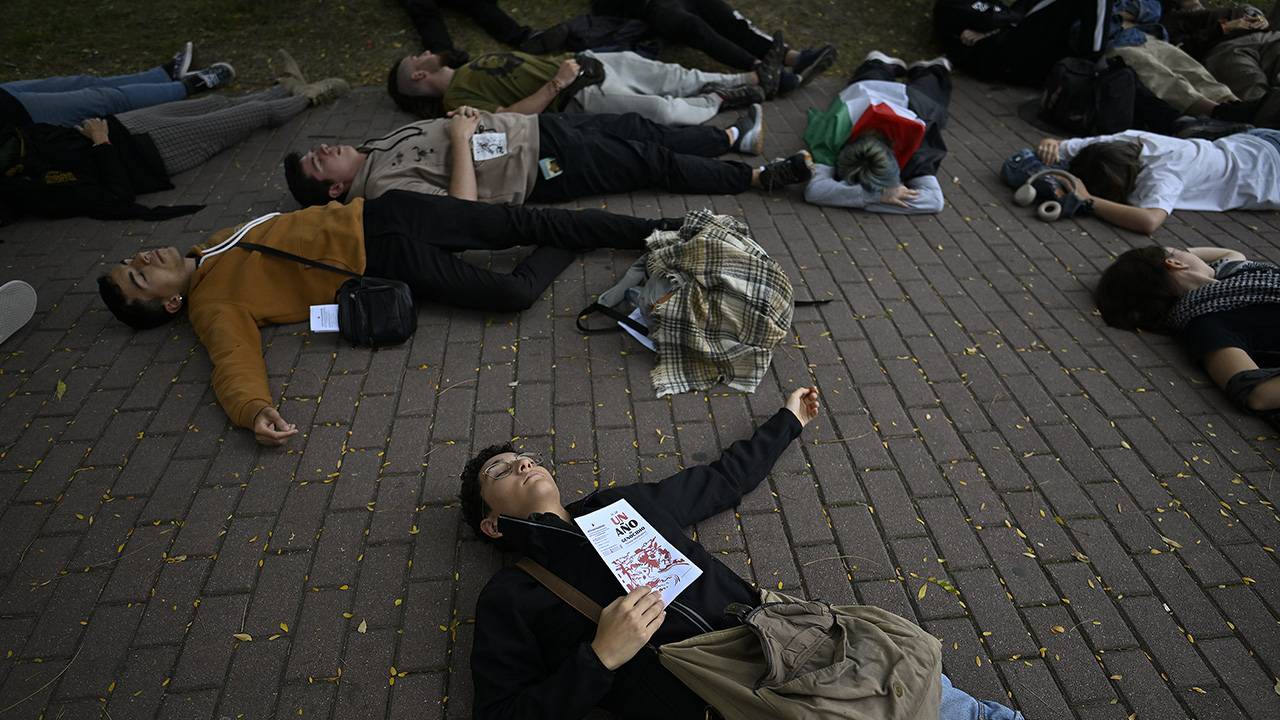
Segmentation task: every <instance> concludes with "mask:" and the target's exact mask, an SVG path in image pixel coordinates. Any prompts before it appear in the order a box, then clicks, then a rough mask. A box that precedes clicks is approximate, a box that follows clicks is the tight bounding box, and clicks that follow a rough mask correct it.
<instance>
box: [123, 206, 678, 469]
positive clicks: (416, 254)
mask: <svg viewBox="0 0 1280 720" xmlns="http://www.w3.org/2000/svg"><path fill="white" fill-rule="evenodd" d="M678 225H679V222H678V221H677V222H675V223H672V222H669V221H664V220H644V219H640V218H633V217H626V216H623V215H614V214H612V213H607V212H604V211H601V210H556V209H533V208H523V207H508V206H501V205H485V204H483V203H473V202H467V201H465V200H457V199H455V198H449V197H435V196H431V195H421V194H419V193H410V192H400V191H392V192H389V193H387V194H386V195H383V196H382V197H380V198H377V199H375V200H369V201H367V202H366V201H364V200H361V199H357V200H354V201H352V202H351V203H350V204H348V205H340V204H338V203H330V204H329V205H326V206H323V207H313V208H307V209H305V210H299V211H297V212H292V213H285V214H279V213H272V214H271V215H267V216H264V217H262V218H258V219H257V220H254V221H251V222H249V223H246V224H245V225H243V226H241V228H240V230H241V231H242V232H236V231H233V230H231V229H228V230H223V231H221V232H218V233H215V234H214V235H213V237H211V238H210V242H209V243H207V244H205V245H198V246H196V247H195V248H192V249H191V251H189V252H188V253H187V254H186V255H185V256H184V255H182V254H181V253H180V252H179V251H178V249H177V248H174V247H165V248H159V249H157V250H147V251H144V252H139V253H138V254H137V255H135V256H133V257H132V258H129V259H128V260H124V261H122V262H121V264H120V265H119V266H117V267H115V268H113V269H112V270H111V271H110V272H108V273H107V274H105V275H103V276H101V277H99V278H98V290H99V292H100V294H101V295H102V299H103V301H104V302H105V303H106V305H107V307H108V308H110V309H111V312H112V313H114V314H115V316H116V317H117V318H118V319H120V320H121V321H122V322H124V323H126V324H128V325H130V326H132V327H134V328H137V329H146V328H151V327H157V326H159V325H163V324H164V323H166V322H168V321H169V320H172V319H173V318H175V317H177V316H178V315H179V314H180V313H182V311H183V310H186V311H187V312H188V314H189V315H190V316H191V324H192V326H193V328H194V329H195V332H196V335H197V337H199V338H200V341H201V342H202V343H203V344H204V346H205V349H206V350H208V352H209V359H210V360H212V361H213V389H214V392H215V394H216V395H217V397H218V403H219V404H220V405H222V409H223V410H225V411H226V413H227V415H228V416H229V417H230V418H231V421H232V422H233V423H235V424H236V425H239V426H240V427H245V428H252V429H253V432H254V435H256V436H257V439H258V442H260V443H262V444H264V445H281V444H283V443H284V442H286V441H287V440H288V439H289V437H290V436H292V435H294V434H296V433H297V428H295V427H294V426H293V425H291V424H290V423H288V422H287V421H285V419H284V418H282V417H281V416H280V413H279V412H278V411H277V410H276V408H275V401H274V399H273V398H272V397H271V391H270V388H269V386H268V384H267V371H266V365H265V363H264V361H263V358H262V349H261V339H260V335H259V332H258V328H259V327H262V326H264V325H274V324H283V323H296V322H304V321H306V320H307V318H308V317H309V309H310V306H312V305H324V304H329V303H332V302H334V294H335V293H336V292H337V289H338V286H339V285H341V284H342V283H343V281H345V280H347V277H346V276H344V275H339V274H337V273H334V272H329V271H326V270H321V269H317V268H311V267H307V266H304V265H302V264H300V263H298V262H295V261H293V260H288V259H285V258H280V257H276V256H271V255H264V254H263V253H261V252H258V251H251V250H249V249H248V248H237V247H235V245H236V244H238V243H239V242H240V240H241V237H240V236H241V235H243V240H244V241H245V242H252V243H257V244H259V245H264V246H268V247H272V248H276V249H278V250H283V251H285V252H289V253H292V254H294V255H300V256H303V257H306V258H309V259H312V260H318V261H321V262H323V263H325V264H328V265H335V266H338V267H341V268H346V269H347V270H350V271H351V272H355V273H363V274H366V275H369V276H373V277H381V278H389V279H394V280H401V281H403V282H405V283H407V284H408V285H409V288H410V290H411V291H412V292H413V296H414V299H415V300H418V301H419V302H422V301H428V300H430V301H433V302H438V303H441V304H445V305H454V306H457V307H465V308H475V309H480V310H493V311H498V312H516V311H519V310H523V309H525V308H527V307H529V306H530V305H531V304H533V302H534V301H536V300H537V299H538V297H539V296H540V295H542V292H543V290H545V289H546V288H547V286H548V285H550V284H551V282H552V281H553V280H554V279H555V278H556V276H557V275H559V274H560V272H561V271H562V270H564V268H565V267H567V266H568V265H569V263H571V262H572V261H573V259H574V257H575V255H576V253H579V252H585V251H588V250H592V249H595V248H598V247H614V248H625V249H635V250H639V249H641V248H642V247H643V245H644V240H645V238H646V237H648V236H649V234H650V233H652V232H653V231H654V230H656V229H659V228H672V227H677V226H678ZM518 245H536V246H538V247H537V248H536V249H535V250H534V251H533V253H532V254H530V255H529V256H528V257H527V258H525V259H524V260H523V261H522V262H521V263H520V264H519V265H518V266H517V267H516V268H515V270H513V271H512V272H510V273H497V272H491V271H489V270H485V269H483V268H479V267H476V266H474V265H471V264H468V263H466V262H464V261H462V260H459V259H458V258H456V257H454V256H453V254H452V253H454V252H460V251H463V250H498V249H502V248H509V247H515V246H518Z"/></svg>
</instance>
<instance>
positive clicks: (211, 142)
mask: <svg viewBox="0 0 1280 720" xmlns="http://www.w3.org/2000/svg"><path fill="white" fill-rule="evenodd" d="M306 107H307V99H306V98H305V97H301V96H299V97H294V96H292V95H290V94H289V91H288V90H286V89H284V88H283V87H280V86H279V85H277V86H275V87H273V88H271V89H270V90H264V91H262V92H260V93H254V94H253V95H246V96H244V97H237V98H233V97H227V96H225V95H206V96H204V97H201V98H197V99H195V100H183V101H182V102H171V103H165V104H163V105H153V106H151V107H146V108H141V109H139V110H130V111H129V112H125V113H120V114H119V115H117V116H116V119H117V120H119V121H120V123H121V124H122V125H124V126H125V128H126V129H127V130H128V131H129V132H131V133H134V134H139V133H147V134H148V135H150V136H151V141H152V142H154V143H155V145H156V150H158V151H159V152H160V159H161V160H162V161H164V168H165V171H166V172H168V173H169V174H170V175H177V174H178V173H180V172H182V171H184V170H190V169H191V168H193V167H196V166H197V165H199V164H201V163H203V162H204V161H206V160H208V159H209V158H211V157H213V156H214V155H217V154H218V153H219V152H221V151H222V150H225V149H226V148H229V147H231V146H232V145H235V144H236V143H238V142H240V141H241V140H243V139H245V138H246V137H248V136H249V135H250V134H251V133H252V132H253V131H254V130H257V129H258V128H260V127H276V126H279V125H282V124H284V123H285V122H287V121H288V120H289V119H290V118H292V117H293V116H294V115H297V114H298V113H300V112H302V111H303V110H305V109H306Z"/></svg>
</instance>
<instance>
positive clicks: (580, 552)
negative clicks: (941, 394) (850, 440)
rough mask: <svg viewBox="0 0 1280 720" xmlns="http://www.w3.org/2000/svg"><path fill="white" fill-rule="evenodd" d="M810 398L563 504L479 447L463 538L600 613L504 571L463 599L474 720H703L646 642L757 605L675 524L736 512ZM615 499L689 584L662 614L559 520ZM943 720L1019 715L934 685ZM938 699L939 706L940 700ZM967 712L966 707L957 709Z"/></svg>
mask: <svg viewBox="0 0 1280 720" xmlns="http://www.w3.org/2000/svg"><path fill="white" fill-rule="evenodd" d="M818 411H819V402H818V389H817V388H816V387H804V388H799V389H797V390H795V391H793V392H792V393H791V394H790V395H789V396H788V397H787V400H786V404H785V406H784V407H783V408H781V409H779V410H778V412H777V413H775V414H774V415H773V416H772V417H771V418H769V419H768V420H767V421H765V422H764V423H763V424H762V425H760V426H759V427H758V428H756V430H755V432H754V433H753V434H752V436H751V437H750V438H749V439H747V440H739V441H737V442H735V443H733V444H732V445H730V446H729V447H728V448H727V449H726V450H725V451H724V452H723V454H722V455H721V456H720V458H719V459H718V460H716V461H715V462H712V463H710V464H707V465H695V466H692V467H689V468H686V469H684V470H682V471H680V472H679V473H676V474H675V475H673V476H671V477H669V478H667V479H665V480H662V481H660V482H655V483H638V484H630V485H621V486H617V487H610V488H607V489H602V490H600V491H598V492H594V493H592V494H590V495H588V496H587V497H585V498H582V499H580V500H577V501H576V502H573V503H570V504H568V505H565V504H564V501H563V500H562V498H561V494H560V488H559V487H558V486H557V484H556V480H555V477H554V474H553V470H552V468H550V467H547V466H545V465H543V461H542V459H541V457H540V456H539V455H538V454H537V453H534V452H530V451H527V450H523V449H518V448H516V447H515V446H513V445H511V444H510V443H508V444H505V445H493V446H490V447H487V448H484V449H483V450H480V452H478V453H477V454H476V455H475V456H474V457H473V458H471V460H470V461H469V462H467V464H466V467H465V468H463V470H462V477H461V488H460V491H459V498H460V500H461V503H462V515H463V518H464V520H465V522H466V524H467V525H468V526H469V527H470V528H471V529H472V531H474V532H475V533H476V535H477V537H479V538H481V539H482V540H486V541H490V542H493V543H495V544H497V546H498V547H499V548H500V549H502V550H506V551H509V552H511V553H514V554H516V555H517V556H520V555H522V556H524V557H527V558H529V559H531V560H533V561H535V562H537V563H539V564H541V565H542V566H543V567H545V568H546V569H548V570H550V571H551V572H552V573H554V574H556V575H557V576H559V577H560V578H561V579H563V580H564V581H566V582H567V583H569V584H570V585H571V586H573V587H574V588H576V589H577V590H578V591H580V592H582V593H584V594H585V595H586V596H587V597H588V598H590V599H591V600H593V601H595V602H596V603H598V604H599V605H600V606H601V607H603V608H604V611H603V613H602V615H601V617H600V622H599V625H598V626H597V625H595V624H593V623H592V622H591V621H590V620H588V619H586V618H585V617H584V616H582V615H579V614H578V612H577V611H575V610H574V609H573V608H572V607H570V606H569V605H568V604H567V603H565V602H564V601H562V600H561V599H560V598H558V597H557V596H556V595H554V594H552V592H551V591H550V590H548V589H547V588H546V587H544V586H543V585H542V584H540V583H539V582H538V581H537V580H535V579H534V578H533V577H532V576H530V575H528V574H527V573H525V572H524V571H522V570H520V569H518V568H515V567H508V568H505V569H503V570H500V571H498V572H497V573H496V574H495V575H494V576H493V577H491V578H490V579H489V581H488V582H487V583H486V584H485V586H484V589H483V590H481V592H480V597H479V599H478V601H477V603H476V620H475V640H474V642H473V643H472V650H471V677H472V682H473V683H474V685H475V692H474V697H475V708H474V714H475V717H476V718H478V719H479V720H490V719H496V718H503V719H506V720H513V719H515V718H556V719H557V720H576V719H577V718H581V717H583V716H585V715H586V714H587V713H588V712H590V711H591V710H592V709H593V708H596V707H600V708H604V709H606V710H610V711H613V712H616V713H618V714H620V715H621V716H623V717H662V718H667V719H668V720H683V719H685V718H690V719H696V720H704V718H706V717H718V716H717V715H708V714H707V712H708V711H707V703H706V702H705V701H704V700H702V699H701V698H699V697H698V696H697V695H696V694H694V692H693V691H691V690H690V689H689V688H687V687H686V686H684V685H683V684H682V683H681V682H680V681H679V680H678V679H676V677H675V676H674V675H672V674H671V673H669V672H668V671H667V670H666V669H665V668H663V667H662V666H661V665H660V664H659V663H658V660H657V656H656V654H655V653H653V652H651V651H648V650H646V649H645V648H646V646H651V645H661V644H665V643H669V642H676V641H680V640H684V639H687V638H690V637H693V636H695V635H699V634H702V633H704V632H710V631H713V630H720V629H724V628H728V627H731V626H735V625H737V624H738V620H737V619H736V618H735V617H733V616H731V615H729V614H728V613H726V612H725V610H726V608H727V607H728V606H729V605H730V604H732V603H741V604H743V605H745V606H748V607H752V608H754V607H756V606H757V605H759V604H760V599H759V591H758V590H756V589H755V588H753V587H752V584H751V582H749V581H748V580H746V579H743V578H742V577H741V576H739V575H738V574H737V573H735V572H734V571H733V570H731V569H729V568H728V567H727V566H726V565H724V564H723V563H722V562H721V561H720V559H719V558H718V557H717V556H716V555H714V554H713V553H712V552H710V551H709V550H708V549H707V548H706V547H704V546H703V545H702V544H701V543H700V542H698V541H697V540H694V539H692V538H691V537H690V536H689V534H688V533H687V532H686V528H688V527H689V526H690V525H693V524H695V523H700V522H702V521H703V520H706V519H708V518H710V517H712V516H714V515H716V514H718V513H721V512H725V511H728V510H729V509H731V508H733V507H734V506H736V505H737V504H738V503H739V501H741V500H742V498H743V497H745V496H746V495H747V494H749V493H751V492H752V491H753V490H755V489H756V487H757V486H759V485H760V483H761V482H762V481H763V480H764V479H765V477H766V476H767V475H768V474H769V472H770V471H771V470H772V468H773V466H774V463H776V462H777V460H778V458H779V457H781V455H782V454H783V453H784V452H785V451H787V449H788V448H789V447H790V446H791V444H792V442H793V441H794V440H795V439H796V438H797V437H799V435H800V433H801V431H802V430H803V429H804V427H805V426H806V425H808V424H809V423H810V422H812V421H813V419H814V418H815V417H817V415H818ZM618 500H626V501H627V502H628V503H630V504H631V506H632V508H633V509H634V510H636V511H637V512H638V513H639V514H640V515H641V516H643V518H644V519H645V520H646V521H647V522H648V524H649V525H650V526H651V527H652V528H653V529H654V530H655V531H656V532H657V533H658V534H660V535H661V536H662V537H663V538H664V539H665V540H666V541H667V542H669V543H670V544H672V545H674V546H675V548H676V549H678V550H679V551H680V552H681V553H683V554H684V555H685V557H687V558H688V559H689V560H690V561H692V563H693V564H695V565H697V566H698V568H699V569H700V570H701V571H702V575H701V576H699V577H698V578H697V579H695V580H694V581H693V582H692V583H690V584H689V585H688V586H687V587H686V588H685V589H684V590H683V591H682V592H681V593H680V595H679V597H677V598H676V599H675V600H674V601H673V602H671V604H670V605H668V606H667V607H665V608H664V607H663V605H662V598H661V595H660V594H659V593H656V592H649V591H648V590H649V589H648V588H647V587H641V588H637V589H636V590H634V591H632V592H630V593H626V592H624V591H623V588H622V585H621V584H620V583H619V582H618V580H617V579H616V578H615V577H614V575H613V573H612V572H611V571H610V569H609V566H608V565H607V564H605V562H604V561H603V560H602V559H601V558H600V556H599V555H598V554H597V553H596V550H595V548H594V547H593V546H592V545H591V544H590V543H588V542H587V540H586V538H585V536H584V535H583V534H582V532H581V531H580V530H579V529H578V527H577V525H575V524H574V522H573V518H575V517H579V516H581V515H584V514H586V513H590V512H593V511H595V510H599V509H601V508H604V507H606V506H608V505H610V504H612V503H614V502H616V501H618ZM942 701H943V705H944V707H947V708H948V709H949V710H951V711H952V712H953V714H944V715H943V717H948V718H950V717H957V718H958V717H978V715H977V712H976V711H977V710H978V709H981V710H982V711H983V712H984V713H987V714H986V715H984V717H988V718H991V719H992V720H1015V719H1020V718H1021V714H1019V713H1015V712H1014V711H1012V710H1010V709H1008V708H1005V707H1002V706H1000V705H996V704H995V703H979V701H977V700H974V699H973V698H971V697H969V696H968V695H966V694H965V693H963V692H961V691H959V690H955V689H954V688H951V687H950V683H949V682H945V681H944V682H943V697H942ZM948 703H950V705H948ZM966 709H968V710H970V712H969V713H968V714H966V713H965V710H966Z"/></svg>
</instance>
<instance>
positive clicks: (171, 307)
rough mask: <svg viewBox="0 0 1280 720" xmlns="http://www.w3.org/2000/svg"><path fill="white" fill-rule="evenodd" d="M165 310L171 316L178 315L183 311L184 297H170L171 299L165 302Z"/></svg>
mask: <svg viewBox="0 0 1280 720" xmlns="http://www.w3.org/2000/svg"><path fill="white" fill-rule="evenodd" d="M164 309H165V312H167V313H169V314H170V315H176V314H177V313H178V311H179V310H181V309H182V296H181V295H171V296H169V299H168V300H165V301H164Z"/></svg>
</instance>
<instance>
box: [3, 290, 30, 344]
mask: <svg viewBox="0 0 1280 720" xmlns="http://www.w3.org/2000/svg"><path fill="white" fill-rule="evenodd" d="M35 314H36V289H35V288H33V287H31V286H30V285H29V284H27V283H25V282H23V281H21V280H10V281H9V282H7V283H5V284H4V285H0V343H2V342H4V341H5V340H8V339H9V338H10V337H12V336H13V334H14V333H16V332H18V331H19V330H21V329H22V326H23V325H26V324H27V323H29V322H31V318H33V317H35Z"/></svg>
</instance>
